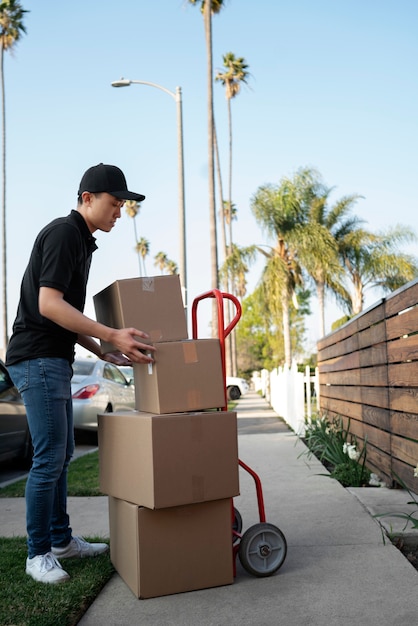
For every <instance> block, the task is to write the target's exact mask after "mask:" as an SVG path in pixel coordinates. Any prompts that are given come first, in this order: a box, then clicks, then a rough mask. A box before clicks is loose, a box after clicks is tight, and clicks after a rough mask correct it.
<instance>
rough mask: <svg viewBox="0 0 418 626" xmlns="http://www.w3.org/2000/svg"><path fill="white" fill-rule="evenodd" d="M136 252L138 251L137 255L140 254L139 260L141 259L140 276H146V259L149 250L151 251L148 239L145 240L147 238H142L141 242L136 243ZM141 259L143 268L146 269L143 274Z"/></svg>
mask: <svg viewBox="0 0 418 626" xmlns="http://www.w3.org/2000/svg"><path fill="white" fill-rule="evenodd" d="M135 250H136V253H137V254H138V259H139V275H140V276H146V275H147V271H146V268H145V257H147V256H148V255H149V250H150V244H149V241H148V239H145V237H141V239H139V241H137V243H136V246H135ZM141 259H142V266H143V269H144V273H143V274H142V271H141Z"/></svg>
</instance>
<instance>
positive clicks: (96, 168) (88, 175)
mask: <svg viewBox="0 0 418 626" xmlns="http://www.w3.org/2000/svg"><path fill="white" fill-rule="evenodd" d="M83 191H90V193H101V192H103V191H105V192H107V193H110V195H112V196H115V198H119V199H120V200H136V201H137V202H142V200H145V196H143V195H142V194H140V193H134V192H133V191H128V185H127V184H126V178H125V175H124V173H123V172H122V170H120V169H119V168H118V167H116V165H104V164H103V163H99V164H98V165H93V167H90V168H89V169H88V170H87V171H86V172H84V174H83V178H82V179H81V182H80V187H79V190H78V195H79V196H81V194H82V193H83Z"/></svg>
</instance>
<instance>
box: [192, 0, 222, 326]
mask: <svg viewBox="0 0 418 626" xmlns="http://www.w3.org/2000/svg"><path fill="white" fill-rule="evenodd" d="M189 2H190V4H193V5H196V4H198V5H200V10H201V12H202V14H203V21H204V26H205V39H206V57H207V89H208V102H207V106H208V181H209V233H210V250H211V285H212V289H216V288H217V287H218V246H217V232H216V204H215V164H214V114H213V69H212V68H213V60H212V59H213V55H212V14H217V13H219V12H220V11H221V9H222V7H223V5H224V0H210V2H208V1H207V0H189ZM216 320H217V315H216V301H215V298H214V299H213V306H212V334H213V335H215V334H216V332H215V329H216Z"/></svg>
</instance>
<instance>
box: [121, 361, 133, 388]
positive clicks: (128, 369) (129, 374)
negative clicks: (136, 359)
mask: <svg viewBox="0 0 418 626" xmlns="http://www.w3.org/2000/svg"><path fill="white" fill-rule="evenodd" d="M118 367H119V369H120V371H121V372H122V374H123V375H124V376H125V378H126V380H127V381H128V383H130V384H131V385H133V384H134V368H133V367H132V365H118Z"/></svg>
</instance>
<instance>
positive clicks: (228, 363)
mask: <svg viewBox="0 0 418 626" xmlns="http://www.w3.org/2000/svg"><path fill="white" fill-rule="evenodd" d="M213 140H214V148H215V162H216V173H217V179H218V191H219V193H218V196H219V203H220V209H219V218H220V222H221V241H222V252H223V258H224V261H226V258H227V256H228V248H227V245H226V224H225V209H224V201H223V186H222V175H221V162H220V158H219V144H218V136H217V132H216V126H214V128H213ZM222 288H223V289H224V291H226V292H227V293H229V292H230V288H229V277H228V272H225V278H224V280H223V285H222ZM224 315H225V326H228V325H229V322H230V321H231V304H230V301H229V300H227V301H226V303H225V310H224ZM225 368H226V375H227V376H233V375H234V374H233V373H232V372H233V367H232V343H231V335H228V337H227V338H226V340H225Z"/></svg>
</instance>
